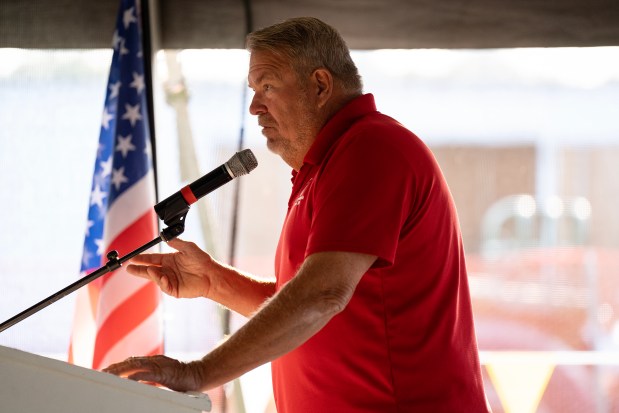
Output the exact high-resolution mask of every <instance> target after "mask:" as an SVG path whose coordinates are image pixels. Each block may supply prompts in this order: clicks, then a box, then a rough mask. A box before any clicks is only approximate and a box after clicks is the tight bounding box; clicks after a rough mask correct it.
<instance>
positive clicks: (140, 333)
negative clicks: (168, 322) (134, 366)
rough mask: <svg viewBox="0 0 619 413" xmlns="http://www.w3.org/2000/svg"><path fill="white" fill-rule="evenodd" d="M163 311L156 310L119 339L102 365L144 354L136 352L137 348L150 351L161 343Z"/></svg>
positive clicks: (102, 361) (106, 355) (105, 365)
mask: <svg viewBox="0 0 619 413" xmlns="http://www.w3.org/2000/svg"><path fill="white" fill-rule="evenodd" d="M162 323H163V321H162V318H161V311H160V310H158V311H154V312H153V313H152V314H151V315H150V316H149V317H148V318H147V319H146V320H144V321H143V322H142V323H141V324H140V325H139V326H136V328H135V329H133V330H132V331H131V333H129V334H128V335H126V336H125V337H123V338H122V339H119V340H118V341H117V342H116V344H114V345H113V346H112V347H111V348H110V349H109V351H108V352H107V353H106V354H105V356H103V359H102V360H101V367H107V366H109V365H110V364H112V363H117V362H119V361H123V360H124V359H126V358H127V357H130V356H143V355H144V354H135V349H143V351H149V350H150V349H154V348H155V347H157V346H158V345H161V344H162V343H161V341H162V339H163V338H162V337H161V335H160V334H159V333H158V332H160V331H162V330H163V328H162Z"/></svg>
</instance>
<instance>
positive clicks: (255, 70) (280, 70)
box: [247, 50, 294, 83]
mask: <svg viewBox="0 0 619 413" xmlns="http://www.w3.org/2000/svg"><path fill="white" fill-rule="evenodd" d="M292 73H294V71H293V68H292V65H291V64H290V62H289V61H288V60H287V59H286V58H285V57H283V56H281V55H279V54H276V53H272V52H270V51H264V50H256V51H252V52H251V54H250V57H249V71H248V75H247V78H248V81H249V82H250V83H252V82H253V83H257V82H258V81H259V80H262V79H263V78H266V77H269V78H275V79H282V78H284V77H286V76H287V75H289V74H292Z"/></svg>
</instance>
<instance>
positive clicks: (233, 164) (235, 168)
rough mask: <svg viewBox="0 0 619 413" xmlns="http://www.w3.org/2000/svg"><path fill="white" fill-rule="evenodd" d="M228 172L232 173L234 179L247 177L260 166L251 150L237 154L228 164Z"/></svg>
mask: <svg viewBox="0 0 619 413" xmlns="http://www.w3.org/2000/svg"><path fill="white" fill-rule="evenodd" d="M226 166H227V167H228V170H229V171H230V172H231V173H232V178H236V177H239V176H242V175H246V174H248V173H250V172H251V171H253V170H254V169H255V168H256V167H257V166H258V161H257V160H256V157H255V156H254V154H253V152H252V151H251V150H250V149H245V150H242V151H240V152H237V153H235V154H234V156H232V158H230V160H229V161H228V162H226Z"/></svg>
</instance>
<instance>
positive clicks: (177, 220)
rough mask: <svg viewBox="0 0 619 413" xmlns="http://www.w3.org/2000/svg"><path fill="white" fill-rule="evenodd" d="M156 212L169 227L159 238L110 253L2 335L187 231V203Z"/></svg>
mask: <svg viewBox="0 0 619 413" xmlns="http://www.w3.org/2000/svg"><path fill="white" fill-rule="evenodd" d="M155 210H156V212H157V214H158V215H159V217H160V218H162V219H164V222H165V223H166V224H167V225H169V226H168V227H167V228H164V229H163V231H161V233H160V234H159V236H158V237H157V238H155V239H153V240H152V241H149V242H147V243H146V244H144V245H142V246H141V247H139V248H137V249H135V250H133V251H131V252H130V253H129V254H127V255H125V256H123V257H119V256H118V251H116V250H114V251H110V252H108V253H107V259H108V261H107V263H106V264H105V265H103V266H102V267H101V268H99V269H98V270H96V271H94V272H92V273H90V274H88V275H87V276H85V277H83V278H80V279H79V280H77V281H76V282H74V283H73V284H71V285H69V286H67V287H65V288H63V289H62V290H60V291H58V292H56V293H54V294H52V295H50V296H49V297H47V298H46V299H44V300H41V301H39V302H38V303H37V304H35V305H33V306H32V307H30V308H28V309H26V310H24V311H22V312H21V313H19V314H17V315H15V316H13V317H11V318H9V319H8V320H6V321H4V322H3V323H2V324H0V333H1V332H3V331H4V330H6V329H7V328H9V327H11V326H13V325H15V324H17V323H19V322H20V321H22V320H24V319H25V318H27V317H30V316H31V315H33V314H35V313H37V312H39V311H41V310H42V309H44V308H45V307H47V306H49V305H51V304H53V303H55V302H56V301H58V300H60V299H61V298H63V297H66V296H67V295H69V294H71V293H72V292H73V291H75V290H77V289H79V288H81V287H83V286H85V285H86V284H89V283H91V282H92V281H94V280H96V279H97V278H99V277H101V276H102V275H105V274H107V273H109V272H112V271H114V270H116V269H118V268H120V267H121V266H122V264H123V263H124V262H125V261H129V260H130V259H131V258H133V257H135V256H136V255H138V254H141V253H142V252H144V251H146V250H147V249H149V248H151V247H154V246H155V245H157V244H159V243H160V242H161V241H170V240H171V239H174V238H176V237H177V236H179V235H180V234H182V233H183V231H185V216H186V215H187V211H188V210H189V206H188V205H187V203H184V204H183V203H182V202H176V203H175V204H164V203H163V202H160V203H159V204H157V205H155Z"/></svg>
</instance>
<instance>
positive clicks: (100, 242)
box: [94, 239, 105, 255]
mask: <svg viewBox="0 0 619 413" xmlns="http://www.w3.org/2000/svg"><path fill="white" fill-rule="evenodd" d="M94 242H95V245H96V246H97V255H103V253H104V252H105V243H104V242H103V240H102V239H96V240H95V241H94Z"/></svg>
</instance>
